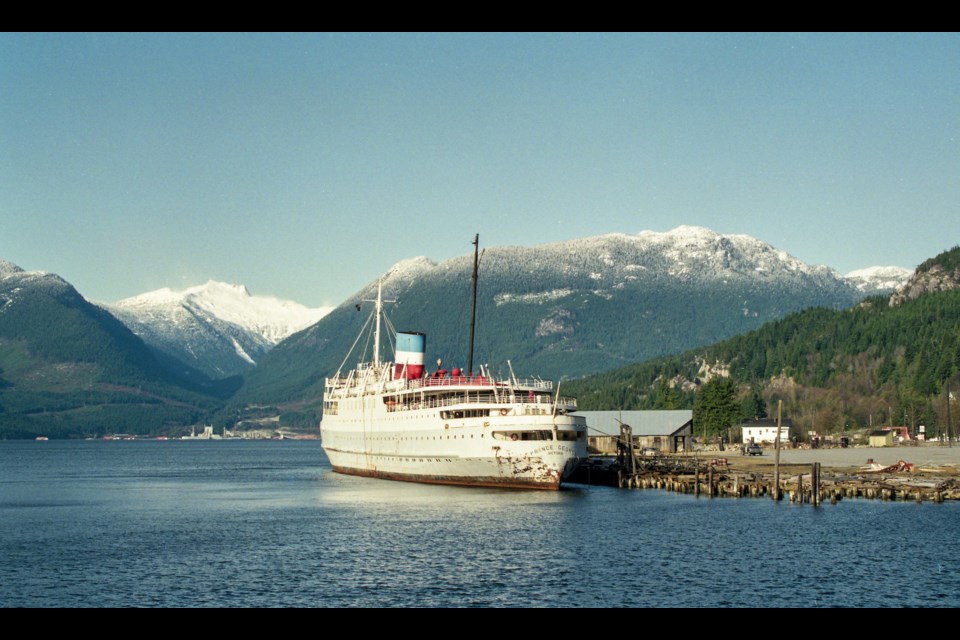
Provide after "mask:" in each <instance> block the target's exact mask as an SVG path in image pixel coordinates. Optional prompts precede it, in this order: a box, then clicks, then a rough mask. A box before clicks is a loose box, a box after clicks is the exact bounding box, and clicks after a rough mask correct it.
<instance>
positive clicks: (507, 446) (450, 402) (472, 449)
mask: <svg viewBox="0 0 960 640" xmlns="http://www.w3.org/2000/svg"><path fill="white" fill-rule="evenodd" d="M478 239H479V236H478V238H477V239H475V240H474V245H477V244H478ZM478 259H479V256H478V254H477V253H476V252H475V254H474V274H473V276H474V277H473V283H474V297H476V281H477V262H478ZM382 293H383V291H382V285H381V286H378V288H377V299H376V300H375V302H376V308H375V316H376V323H375V324H374V325H373V326H374V327H375V333H374V349H373V353H374V360H373V362H372V363H366V364H361V365H359V366H358V367H357V368H356V369H354V370H352V371H350V372H348V373H347V374H346V375H341V373H340V371H337V373H336V374H335V375H334V376H333V377H332V378H327V380H326V384H325V387H324V394H323V420H322V421H321V422H320V438H321V441H322V444H323V449H324V451H326V453H327V457H328V458H329V459H330V463H331V465H333V470H334V471H337V472H339V473H347V474H352V475H358V476H370V477H374V478H387V479H391V480H407V481H411V482H429V483H437V484H456V485H468V486H489V487H511V488H535V489H559V488H560V483H561V482H563V480H564V479H566V478H568V477H569V476H570V474H572V473H573V471H574V469H575V468H576V467H577V465H578V464H579V462H580V461H582V460H585V459H586V457H587V427H586V421H585V419H584V418H583V417H582V416H575V415H572V414H571V413H572V412H573V411H575V410H576V401H575V400H572V399H567V398H561V397H560V396H559V393H558V394H557V395H554V394H553V384H552V383H551V382H549V381H544V380H540V379H534V380H519V379H518V378H516V377H515V376H514V374H513V368H512V366H511V370H510V377H509V378H508V379H505V380H504V379H494V378H492V377H490V376H489V374H488V372H487V371H485V370H484V367H483V366H481V367H480V375H474V374H473V373H469V371H470V370H471V369H472V367H473V355H472V354H473V338H472V336H473V331H472V325H471V344H470V354H471V355H470V357H469V358H468V364H469V366H468V369H467V371H468V373H466V374H465V373H464V372H463V371H462V370H461V369H458V368H454V369H452V370H451V371H450V372H447V371H446V370H444V369H443V368H442V367H441V366H440V365H441V361H439V360H438V361H437V369H436V370H435V371H434V372H433V373H431V374H428V373H427V371H426V369H425V367H424V362H425V358H424V353H425V344H426V337H425V336H424V334H422V333H410V332H405V333H397V334H396V350H395V351H396V358H397V359H396V362H381V360H380V358H379V353H380V319H381V316H382V311H383V298H382ZM358 309H359V306H358ZM372 318H373V317H371V319H372ZM368 322H369V321H368ZM358 340H359V338H358ZM354 345H356V343H354ZM351 351H352V349H351ZM347 357H348V358H349V354H348V356H347ZM507 363H508V365H509V361H507Z"/></svg>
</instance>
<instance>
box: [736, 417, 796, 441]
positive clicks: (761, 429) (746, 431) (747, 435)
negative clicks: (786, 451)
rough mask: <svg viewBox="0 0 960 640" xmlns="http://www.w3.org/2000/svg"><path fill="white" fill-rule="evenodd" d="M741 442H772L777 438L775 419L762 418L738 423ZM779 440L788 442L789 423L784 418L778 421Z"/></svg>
mask: <svg viewBox="0 0 960 640" xmlns="http://www.w3.org/2000/svg"><path fill="white" fill-rule="evenodd" d="M740 429H741V433H742V438H743V439H742V440H741V442H743V443H747V442H751V441H753V442H756V443H761V442H767V443H770V444H773V443H774V442H776V440H777V421H776V420H770V419H764V420H752V421H750V422H744V423H743V424H742V425H740ZM780 442H781V443H783V444H784V445H786V444H787V443H788V442H790V423H789V422H788V421H786V420H784V421H782V422H781V423H780Z"/></svg>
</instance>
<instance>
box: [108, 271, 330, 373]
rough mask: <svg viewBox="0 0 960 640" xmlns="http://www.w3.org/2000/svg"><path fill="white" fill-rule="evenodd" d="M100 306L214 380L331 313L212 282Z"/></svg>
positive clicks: (241, 367)
mask: <svg viewBox="0 0 960 640" xmlns="http://www.w3.org/2000/svg"><path fill="white" fill-rule="evenodd" d="M104 306H105V307H106V308H107V309H108V310H109V311H110V312H111V313H113V314H114V315H116V316H117V317H118V318H119V319H120V320H121V321H122V322H123V323H124V324H126V325H127V326H128V327H130V329H131V330H132V331H133V332H134V333H135V334H137V335H138V336H140V337H141V338H142V339H143V340H144V342H146V343H147V344H148V345H150V346H151V347H153V348H154V349H157V350H159V351H161V352H163V353H165V354H167V355H170V356H173V357H175V358H177V359H179V360H182V361H183V362H185V363H187V364H189V365H190V366H192V367H195V368H197V369H199V370H201V371H203V372H205V373H207V374H208V375H211V376H214V377H222V376H227V375H232V374H234V373H239V372H240V371H243V370H244V369H246V368H248V367H250V366H253V365H255V364H256V363H257V360H258V359H259V358H260V357H262V356H263V354H265V353H266V352H267V351H269V350H270V349H271V348H272V347H273V346H274V345H275V344H277V343H278V342H279V341H280V340H282V339H283V338H285V337H287V336H289V335H290V334H292V333H294V332H296V331H299V330H301V329H303V328H304V327H307V326H309V325H311V324H313V323H315V322H317V321H318V320H320V318H322V317H323V316H325V315H326V314H327V313H329V312H330V311H331V308H328V307H321V308H317V309H311V308H308V307H306V306H304V305H302V304H299V303H297V302H292V301H290V300H281V299H278V298H272V297H267V296H254V295H251V294H250V292H249V291H248V290H247V288H246V287H245V286H243V285H234V284H226V283H223V282H215V281H213V280H211V281H209V282H207V283H206V284H204V285H200V286H196V287H190V288H189V289H185V290H183V291H174V290H172V289H169V288H164V289H158V290H156V291H151V292H149V293H144V294H141V295H138V296H134V297H132V298H127V299H125V300H120V301H119V302H116V303H114V304H111V305H104Z"/></svg>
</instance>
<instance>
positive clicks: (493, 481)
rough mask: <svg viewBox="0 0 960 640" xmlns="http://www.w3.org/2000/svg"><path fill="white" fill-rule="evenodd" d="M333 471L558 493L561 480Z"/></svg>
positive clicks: (376, 476) (554, 478)
mask: <svg viewBox="0 0 960 640" xmlns="http://www.w3.org/2000/svg"><path fill="white" fill-rule="evenodd" d="M333 470H334V471H335V472H337V473H342V474H344V475H348V476H362V477H364V478H380V479H383V480H399V481H401V482H420V483H425V484H443V485H453V486H458V487H494V488H498V489H539V490H542V491H558V490H559V489H560V478H559V476H557V475H552V476H551V477H549V478H546V479H545V481H541V480H534V479H530V480H524V479H522V478H494V477H487V478H457V477H455V476H427V475H419V474H408V473H392V472H389V471H377V470H375V469H353V468H349V467H337V466H334V467H333Z"/></svg>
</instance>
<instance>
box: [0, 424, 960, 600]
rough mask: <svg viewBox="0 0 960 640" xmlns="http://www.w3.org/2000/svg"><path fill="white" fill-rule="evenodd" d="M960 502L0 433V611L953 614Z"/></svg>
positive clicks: (959, 587)
mask: <svg viewBox="0 0 960 640" xmlns="http://www.w3.org/2000/svg"><path fill="white" fill-rule="evenodd" d="M958 531H960V505H958V504H944V505H933V504H924V505H916V504H914V503H893V504H890V503H881V502H879V501H864V500H860V501H858V500H847V501H843V502H841V503H840V504H838V505H835V506H834V505H825V506H823V507H822V508H820V509H814V508H812V507H810V506H809V505H805V506H798V505H790V504H779V505H775V504H773V503H772V502H770V501H768V500H751V499H744V500H733V499H716V500H709V499H707V498H700V499H697V498H693V497H691V496H684V495H677V494H670V493H666V492H658V491H620V490H616V489H610V488H604V487H577V488H573V489H571V490H565V491H561V492H559V493H541V492H528V491H501V490H486V489H465V488H454V487H433V486H424V485H415V484H407V483H397V482H387V481H381V480H370V479H364V478H354V477H349V476H342V475H337V474H334V473H332V472H331V471H330V467H329V465H328V463H327V461H326V458H325V457H324V455H323V453H322V450H321V449H320V446H319V443H316V442H292V441H283V442H235V441H231V442H179V441H167V442H58V441H50V442H0V605H3V606H7V607H10V606H68V607H87V606H148V607H152V606H174V607H182V606H284V607H304V606H311V607H312V606H328V607H333V606H336V607H340V606H551V607H569V606H589V607H596V606H771V607H782V606H887V605H890V606H924V607H926V606H950V607H956V606H960V548H958V545H960V542H958V539H957V538H958Z"/></svg>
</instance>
